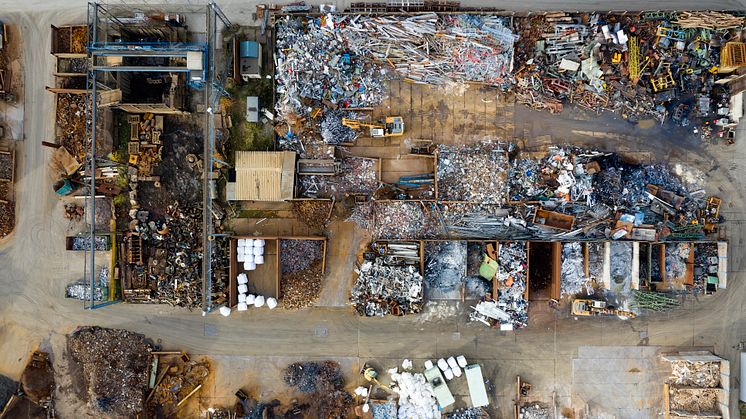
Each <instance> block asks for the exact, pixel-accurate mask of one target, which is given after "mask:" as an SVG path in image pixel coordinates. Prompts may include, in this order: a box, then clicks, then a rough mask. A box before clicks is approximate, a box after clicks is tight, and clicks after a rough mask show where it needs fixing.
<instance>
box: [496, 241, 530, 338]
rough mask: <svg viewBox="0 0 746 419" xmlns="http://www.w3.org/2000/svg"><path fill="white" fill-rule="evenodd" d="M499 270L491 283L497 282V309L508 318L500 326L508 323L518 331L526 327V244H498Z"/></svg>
mask: <svg viewBox="0 0 746 419" xmlns="http://www.w3.org/2000/svg"><path fill="white" fill-rule="evenodd" d="M497 263H498V265H499V269H498V270H497V275H496V276H495V279H493V281H497V295H496V296H495V299H496V302H497V307H498V308H499V309H501V310H503V311H504V312H505V313H507V314H508V315H509V316H510V319H509V320H507V321H501V323H502V324H504V323H510V324H512V325H513V327H514V328H516V329H519V328H522V327H526V326H527V325H528V301H527V300H526V298H525V296H526V287H527V285H528V283H527V281H526V276H527V275H528V251H527V249H526V242H507V243H500V247H499V249H498V251H497Z"/></svg>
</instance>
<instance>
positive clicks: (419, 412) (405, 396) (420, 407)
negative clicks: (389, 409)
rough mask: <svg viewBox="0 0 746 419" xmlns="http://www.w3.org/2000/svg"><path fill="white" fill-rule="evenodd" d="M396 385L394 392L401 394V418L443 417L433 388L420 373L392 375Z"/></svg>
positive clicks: (434, 418) (427, 418)
mask: <svg viewBox="0 0 746 419" xmlns="http://www.w3.org/2000/svg"><path fill="white" fill-rule="evenodd" d="M391 381H393V382H394V383H396V387H395V388H394V391H395V392H396V393H398V394H399V417H400V418H422V419H438V418H440V417H441V413H440V410H439V409H438V403H437V401H436V400H435V396H434V394H433V390H432V387H431V386H430V384H429V383H428V382H427V380H426V379H425V376H424V375H422V374H420V373H411V372H406V371H405V372H402V373H394V374H391Z"/></svg>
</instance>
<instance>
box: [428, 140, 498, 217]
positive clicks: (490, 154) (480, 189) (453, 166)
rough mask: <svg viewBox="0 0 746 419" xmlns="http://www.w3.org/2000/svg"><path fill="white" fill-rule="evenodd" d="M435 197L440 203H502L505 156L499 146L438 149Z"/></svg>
mask: <svg viewBox="0 0 746 419" xmlns="http://www.w3.org/2000/svg"><path fill="white" fill-rule="evenodd" d="M437 155H438V196H439V198H440V199H441V200H444V201H467V202H480V203H491V204H500V203H503V202H505V200H506V198H507V196H506V187H505V183H506V178H507V169H508V155H507V152H506V150H505V149H503V146H502V145H501V144H499V143H498V144H495V143H492V142H490V141H485V142H482V143H479V144H476V145H469V146H466V145H461V146H447V145H442V144H441V145H438V150H437Z"/></svg>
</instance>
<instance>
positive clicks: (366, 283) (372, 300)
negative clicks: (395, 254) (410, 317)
mask: <svg viewBox="0 0 746 419" xmlns="http://www.w3.org/2000/svg"><path fill="white" fill-rule="evenodd" d="M358 271H359V272H358V277H357V279H356V280H355V284H354V285H353V286H352V296H351V298H350V301H351V302H352V306H353V307H355V310H357V312H358V314H360V315H361V316H369V317H371V316H385V315H387V314H393V315H395V316H401V315H404V314H414V313H419V312H420V311H421V310H422V305H423V303H424V292H423V287H424V283H423V278H422V275H421V274H420V272H419V271H418V269H417V268H415V267H414V266H411V265H409V266H397V265H389V264H387V263H386V262H385V261H384V258H382V257H378V258H376V259H375V260H373V261H365V262H363V264H362V265H361V266H360V269H359V270H358Z"/></svg>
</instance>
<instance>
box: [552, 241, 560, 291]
mask: <svg viewBox="0 0 746 419" xmlns="http://www.w3.org/2000/svg"><path fill="white" fill-rule="evenodd" d="M561 282H562V243H560V242H553V243H552V288H551V297H550V298H552V299H555V300H559V299H560V295H561V288H562V284H561Z"/></svg>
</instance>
